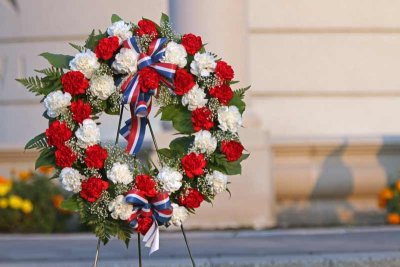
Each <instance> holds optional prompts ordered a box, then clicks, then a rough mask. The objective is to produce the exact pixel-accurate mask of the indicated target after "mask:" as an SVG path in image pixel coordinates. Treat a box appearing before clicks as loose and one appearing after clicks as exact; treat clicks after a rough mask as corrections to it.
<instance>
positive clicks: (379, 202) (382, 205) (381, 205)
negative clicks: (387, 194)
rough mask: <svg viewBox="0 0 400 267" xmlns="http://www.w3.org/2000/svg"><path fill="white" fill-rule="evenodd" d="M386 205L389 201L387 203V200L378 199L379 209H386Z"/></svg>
mask: <svg viewBox="0 0 400 267" xmlns="http://www.w3.org/2000/svg"><path fill="white" fill-rule="evenodd" d="M386 204H387V201H386V200H384V199H382V198H379V199H378V207H379V208H385V207H386Z"/></svg>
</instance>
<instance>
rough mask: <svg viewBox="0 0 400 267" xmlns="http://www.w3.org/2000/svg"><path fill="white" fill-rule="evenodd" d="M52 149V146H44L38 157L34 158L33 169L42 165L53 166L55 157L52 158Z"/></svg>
mask: <svg viewBox="0 0 400 267" xmlns="http://www.w3.org/2000/svg"><path fill="white" fill-rule="evenodd" d="M54 157H55V156H54V149H53V148H45V149H43V150H42V152H41V153H40V155H39V158H38V159H37V160H36V163H35V169H38V168H39V167H42V166H54V165H55V158H54Z"/></svg>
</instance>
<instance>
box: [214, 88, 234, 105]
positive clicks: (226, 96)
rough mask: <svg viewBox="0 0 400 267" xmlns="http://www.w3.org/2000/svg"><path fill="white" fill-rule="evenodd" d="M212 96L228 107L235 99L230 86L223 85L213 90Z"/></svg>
mask: <svg viewBox="0 0 400 267" xmlns="http://www.w3.org/2000/svg"><path fill="white" fill-rule="evenodd" d="M210 95H211V96H212V97H215V98H217V99H218V101H219V102H220V103H221V104H222V105H228V104H229V102H230V101H231V99H232V97H233V92H232V89H231V87H230V86H229V85H227V84H222V85H220V86H216V87H214V88H211V89H210Z"/></svg>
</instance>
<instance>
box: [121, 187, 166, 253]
mask: <svg viewBox="0 0 400 267" xmlns="http://www.w3.org/2000/svg"><path fill="white" fill-rule="evenodd" d="M125 201H126V202H127V203H129V204H132V205H133V213H132V215H131V217H130V218H129V221H130V225H131V227H132V228H133V229H137V228H138V221H137V218H138V217H139V216H143V217H151V218H152V219H153V224H152V225H151V227H150V229H149V230H148V231H147V233H146V234H145V236H144V237H143V242H145V243H146V244H145V246H146V247H149V248H150V253H149V254H152V253H153V252H155V251H157V250H158V249H159V242H160V241H159V240H160V239H159V230H158V226H159V225H165V224H166V223H167V222H168V221H169V220H170V219H171V217H172V210H173V209H172V205H171V201H170V200H169V196H168V193H167V192H161V193H158V194H157V195H156V196H155V197H153V198H151V199H150V200H148V199H147V198H146V196H145V194H144V193H143V191H140V190H138V189H132V190H130V191H129V192H128V194H127V195H126V196H125Z"/></svg>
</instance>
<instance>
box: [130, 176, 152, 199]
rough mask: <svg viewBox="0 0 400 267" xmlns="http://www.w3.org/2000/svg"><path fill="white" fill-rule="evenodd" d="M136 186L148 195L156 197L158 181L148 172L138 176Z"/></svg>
mask: <svg viewBox="0 0 400 267" xmlns="http://www.w3.org/2000/svg"><path fill="white" fill-rule="evenodd" d="M135 185H136V188H137V189H139V190H140V191H142V192H144V194H145V195H146V196H147V197H154V196H155V195H156V194H157V191H156V182H155V181H154V180H153V178H152V177H151V176H149V175H146V174H140V175H137V176H136V180H135Z"/></svg>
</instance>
